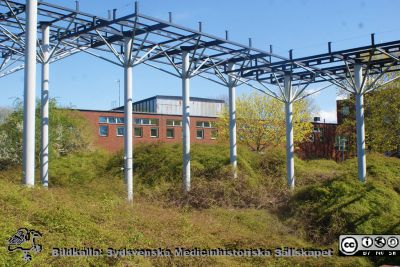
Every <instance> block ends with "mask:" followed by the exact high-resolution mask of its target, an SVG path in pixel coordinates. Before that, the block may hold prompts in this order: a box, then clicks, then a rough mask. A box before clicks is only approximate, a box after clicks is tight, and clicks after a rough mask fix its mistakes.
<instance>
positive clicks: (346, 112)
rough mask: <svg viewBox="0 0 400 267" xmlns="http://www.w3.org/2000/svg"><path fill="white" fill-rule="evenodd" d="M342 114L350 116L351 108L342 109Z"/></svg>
mask: <svg viewBox="0 0 400 267" xmlns="http://www.w3.org/2000/svg"><path fill="white" fill-rule="evenodd" d="M340 113H342V115H344V116H347V115H349V114H350V108H349V107H342V109H341V110H340Z"/></svg>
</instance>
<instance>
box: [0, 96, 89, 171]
mask: <svg viewBox="0 0 400 267" xmlns="http://www.w3.org/2000/svg"><path fill="white" fill-rule="evenodd" d="M49 109H50V110H49V114H50V115H49V139H50V144H49V156H50V158H52V159H53V158H57V157H59V156H64V155H68V154H70V153H74V152H79V151H88V150H90V149H91V144H92V141H93V140H92V139H93V136H92V133H93V131H92V129H91V128H90V127H89V124H88V123H87V121H86V119H84V118H83V117H82V116H81V115H80V114H79V112H78V111H73V110H69V109H62V108H58V107H57V103H56V101H55V100H51V101H50V106H49ZM23 116H24V114H23V108H22V104H21V103H18V104H17V105H16V108H15V111H14V112H12V113H11V114H10V115H9V116H8V117H7V118H5V120H4V122H3V123H2V124H1V125H0V170H1V169H3V170H4V169H7V168H10V167H14V166H16V165H18V164H21V162H22V132H23ZM35 125H36V133H35V135H36V159H37V162H39V160H38V159H39V155H40V125H41V123H40V103H38V104H37V107H36V124H35Z"/></svg>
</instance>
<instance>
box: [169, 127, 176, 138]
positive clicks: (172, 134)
mask: <svg viewBox="0 0 400 267" xmlns="http://www.w3.org/2000/svg"><path fill="white" fill-rule="evenodd" d="M174 137H175V132H174V129H172V128H168V129H167V138H174Z"/></svg>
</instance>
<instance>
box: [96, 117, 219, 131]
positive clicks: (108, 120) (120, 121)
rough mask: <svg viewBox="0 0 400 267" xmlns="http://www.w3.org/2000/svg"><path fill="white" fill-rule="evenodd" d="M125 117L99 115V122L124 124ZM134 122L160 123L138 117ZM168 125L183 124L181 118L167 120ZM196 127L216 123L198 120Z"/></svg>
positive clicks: (143, 123) (137, 123)
mask: <svg viewBox="0 0 400 267" xmlns="http://www.w3.org/2000/svg"><path fill="white" fill-rule="evenodd" d="M124 121H125V120H124V118H122V117H103V116H101V117H99V123H109V124H123V123H124ZM133 121H134V124H136V125H158V123H159V120H158V119H149V118H138V119H134V120H133ZM167 126H182V121H181V120H167ZM196 127H202V128H214V123H213V122H211V121H197V122H196Z"/></svg>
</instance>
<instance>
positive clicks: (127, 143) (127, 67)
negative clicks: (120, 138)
mask: <svg viewBox="0 0 400 267" xmlns="http://www.w3.org/2000/svg"><path fill="white" fill-rule="evenodd" d="M131 49H132V38H125V49H124V50H125V59H124V63H125V64H124V89H125V90H124V91H125V92H124V115H125V122H124V123H125V132H124V152H125V156H124V159H125V164H124V165H125V166H124V172H125V182H126V188H127V194H128V196H127V199H128V201H129V202H131V201H132V200H133V140H132V138H133V117H132V65H131V61H130V55H131V53H130V51H131Z"/></svg>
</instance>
